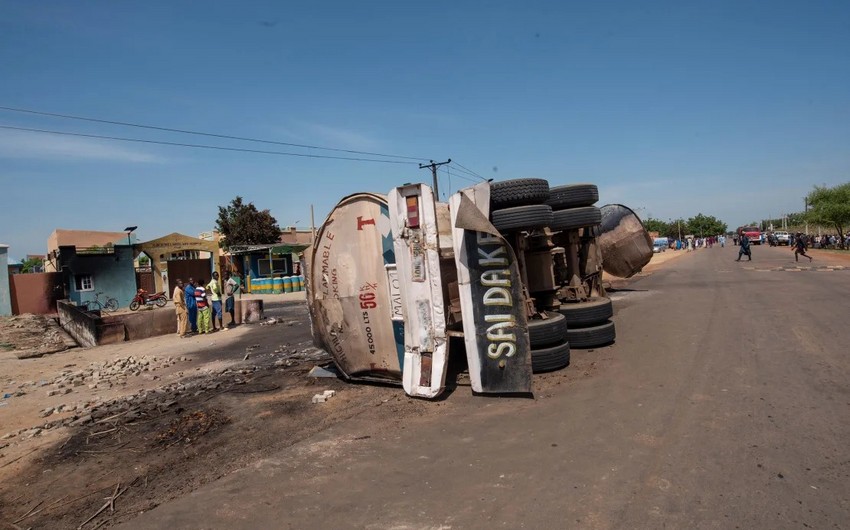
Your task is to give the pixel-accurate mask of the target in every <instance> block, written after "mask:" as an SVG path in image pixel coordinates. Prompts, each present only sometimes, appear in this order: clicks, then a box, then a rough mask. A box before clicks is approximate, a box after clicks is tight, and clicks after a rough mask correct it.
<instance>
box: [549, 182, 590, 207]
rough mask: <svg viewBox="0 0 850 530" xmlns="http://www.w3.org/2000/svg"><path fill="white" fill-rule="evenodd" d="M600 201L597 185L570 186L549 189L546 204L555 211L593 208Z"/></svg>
mask: <svg viewBox="0 0 850 530" xmlns="http://www.w3.org/2000/svg"><path fill="white" fill-rule="evenodd" d="M598 200H599V188H597V187H596V184H569V185H567V186H555V187H554V188H550V189H549V200H548V201H546V204H548V205H549V206H551V207H552V209H553V210H563V209H564V208H576V207H580V206H591V205H593V204H595V203H596V201H598Z"/></svg>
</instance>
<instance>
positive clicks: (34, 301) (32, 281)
mask: <svg viewBox="0 0 850 530" xmlns="http://www.w3.org/2000/svg"><path fill="white" fill-rule="evenodd" d="M9 284H10V285H11V287H12V314H15V315H23V314H24V313H32V314H35V315H47V314H50V313H55V312H56V302H57V301H58V300H61V299H62V298H64V297H65V289H64V288H63V286H62V275H61V274H59V273H57V272H34V273H30V274H13V275H12V276H11V277H10V278H9Z"/></svg>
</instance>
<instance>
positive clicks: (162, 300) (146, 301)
mask: <svg viewBox="0 0 850 530" xmlns="http://www.w3.org/2000/svg"><path fill="white" fill-rule="evenodd" d="M167 303H168V297H167V296H165V291H161V292H158V293H153V294H150V293H148V292H147V291H145V290H144V289H139V290H138V291H136V296H134V297H133V301H132V302H130V310H131V311H135V310H137V309H138V308H139V307H141V306H142V305H149V306H153V305H154V304H156V306H157V307H164V306H165V304H167Z"/></svg>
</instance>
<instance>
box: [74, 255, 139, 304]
mask: <svg viewBox="0 0 850 530" xmlns="http://www.w3.org/2000/svg"><path fill="white" fill-rule="evenodd" d="M116 258H117V259H116ZM59 263H60V266H61V269H62V274H63V279H64V281H65V285H66V286H67V289H68V298H69V299H70V300H72V301H74V302H76V303H77V304H81V303H82V302H84V301H89V300H94V297H95V293H99V292H103V294H102V295H100V298H99V299H100V300H104V301H105V299H106V298H115V299H116V300H118V306H119V307H127V306H129V305H130V301H131V300H132V299H133V297H134V296H135V295H136V270H135V268H134V267H133V249H132V247H129V246H127V245H116V246H115V253H114V254H77V252H76V249H75V247H59ZM84 274H90V275H91V276H92V279H93V281H94V289H93V290H92V291H82V292H81V291H77V288H76V277H77V276H78V275H84Z"/></svg>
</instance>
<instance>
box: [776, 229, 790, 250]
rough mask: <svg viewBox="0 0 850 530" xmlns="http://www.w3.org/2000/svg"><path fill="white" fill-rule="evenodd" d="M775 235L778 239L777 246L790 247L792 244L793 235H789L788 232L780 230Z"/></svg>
mask: <svg viewBox="0 0 850 530" xmlns="http://www.w3.org/2000/svg"><path fill="white" fill-rule="evenodd" d="M773 235H774V236H775V237H776V244H777V245H780V246H781V245H790V244H791V234H789V233H788V232H785V231H782V230H778V231H776V232H774V233H773Z"/></svg>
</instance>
